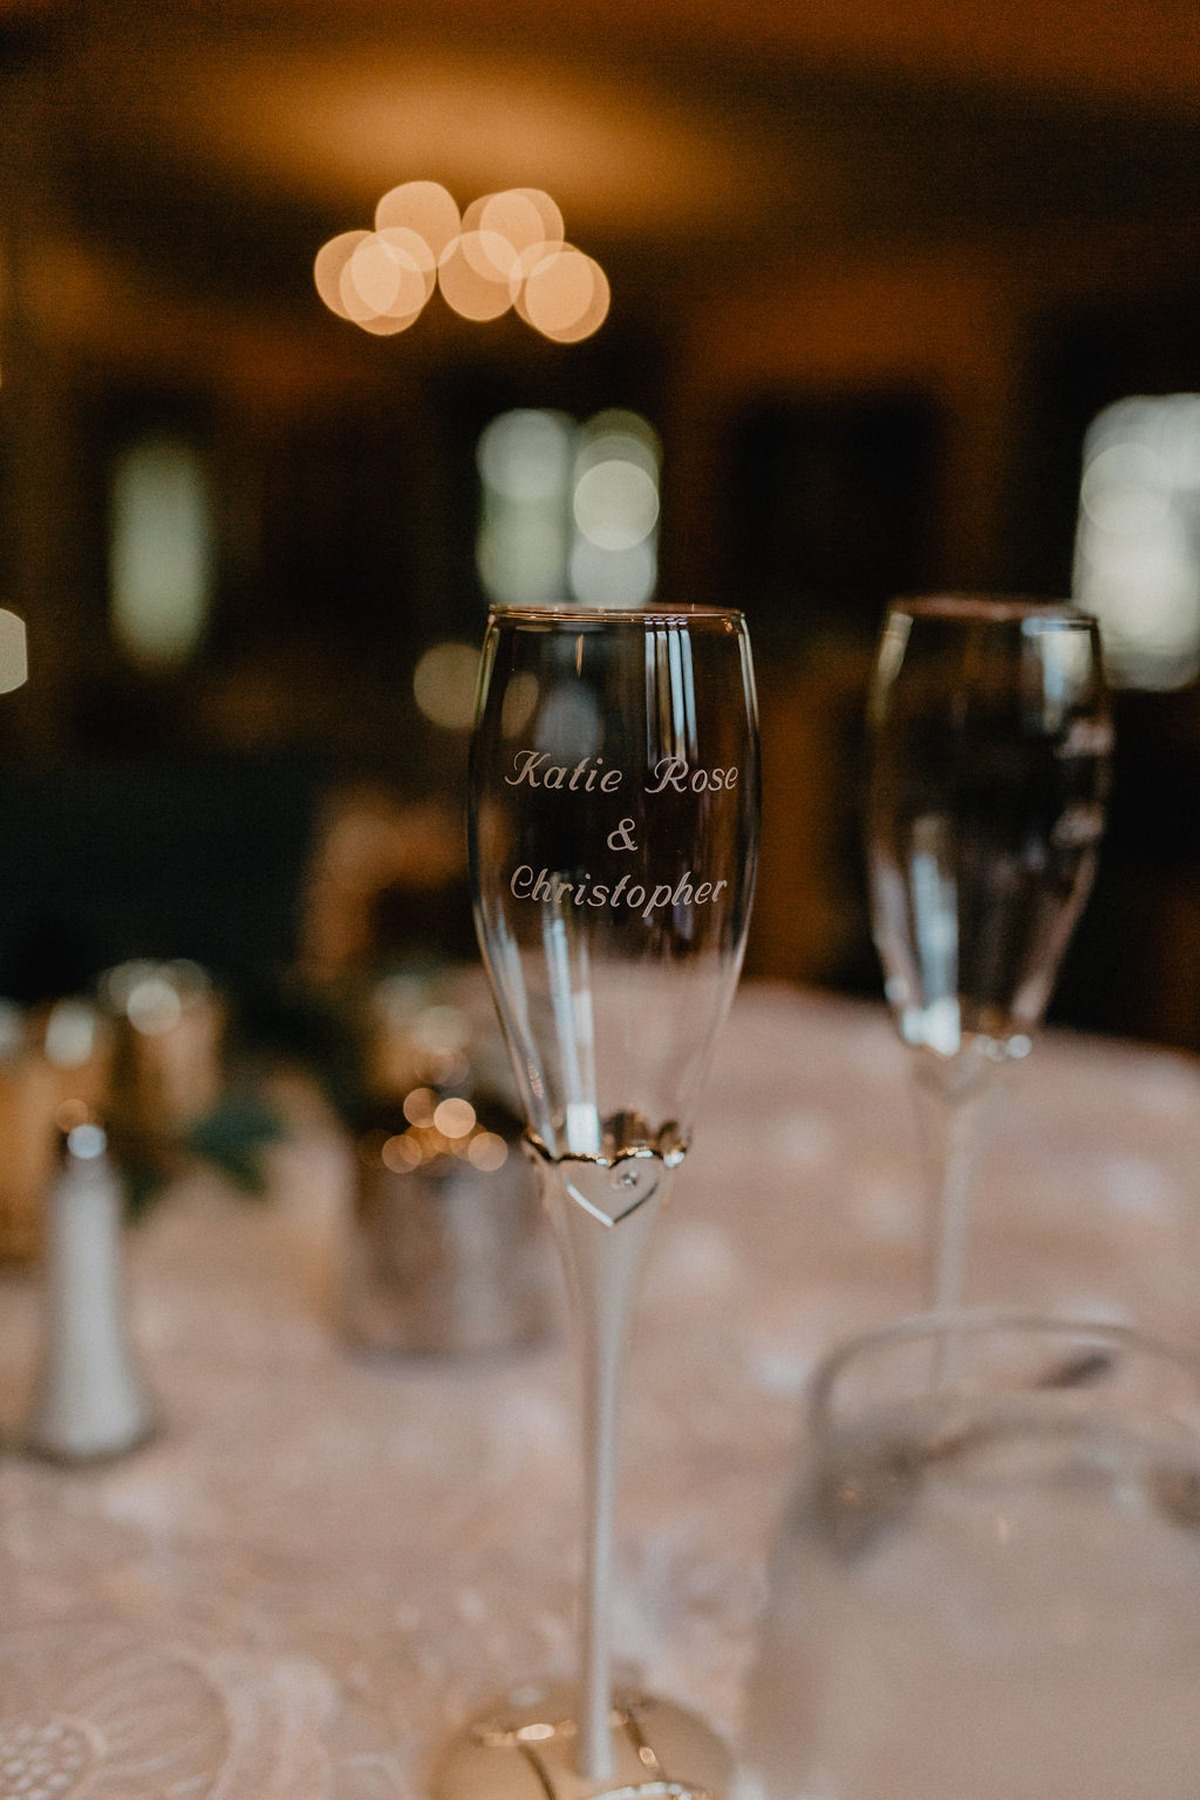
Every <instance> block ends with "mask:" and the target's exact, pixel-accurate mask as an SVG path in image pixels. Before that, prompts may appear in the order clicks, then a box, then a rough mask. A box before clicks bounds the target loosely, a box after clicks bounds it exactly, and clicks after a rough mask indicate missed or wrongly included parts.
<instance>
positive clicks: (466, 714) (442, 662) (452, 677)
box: [413, 643, 479, 731]
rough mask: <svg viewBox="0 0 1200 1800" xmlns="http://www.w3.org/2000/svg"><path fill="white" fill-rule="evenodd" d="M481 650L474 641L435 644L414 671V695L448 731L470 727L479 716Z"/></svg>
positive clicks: (419, 704)
mask: <svg viewBox="0 0 1200 1800" xmlns="http://www.w3.org/2000/svg"><path fill="white" fill-rule="evenodd" d="M478 680H479V652H478V650H477V649H476V648H475V646H474V645H473V644H456V643H445V644H434V645H433V647H432V649H429V650H426V652H425V654H424V656H422V657H421V659H420V661H419V662H418V664H417V666H416V668H415V669H414V671H413V697H414V699H415V700H416V703H417V705H418V706H419V707H420V709H421V711H422V712H423V713H424V715H425V717H426V718H427V719H428V720H430V722H431V723H432V724H434V725H440V726H441V727H442V728H443V730H445V731H469V730H470V728H471V724H472V721H473V719H474V717H475V688H476V684H477V682H478Z"/></svg>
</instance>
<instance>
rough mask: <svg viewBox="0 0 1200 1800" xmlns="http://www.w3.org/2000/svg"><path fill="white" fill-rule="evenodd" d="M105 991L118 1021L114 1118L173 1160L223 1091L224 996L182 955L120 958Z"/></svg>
mask: <svg viewBox="0 0 1200 1800" xmlns="http://www.w3.org/2000/svg"><path fill="white" fill-rule="evenodd" d="M101 994H102V996H103V999H104V1001H105V1004H106V1005H107V1007H108V1009H109V1011H110V1013H111V1014H112V1017H113V1019H114V1021H115V1025H116V1054H115V1059H114V1067H113V1093H112V1100H111V1112H112V1116H113V1120H114V1123H116V1124H117V1125H118V1126H119V1127H120V1131H121V1135H122V1137H123V1138H125V1139H127V1140H129V1141H130V1142H132V1143H135V1144H137V1145H138V1146H139V1147H140V1148H141V1151H142V1153H143V1154H144V1155H149V1156H151V1157H153V1158H155V1159H157V1160H162V1161H163V1162H165V1163H167V1164H169V1163H170V1162H171V1161H172V1160H173V1159H174V1157H175V1156H176V1155H177V1153H178V1147H179V1144H180V1142H181V1140H182V1139H183V1138H184V1137H185V1136H186V1135H187V1132H188V1129H189V1127H190V1126H192V1125H194V1124H195V1123H196V1121H197V1120H198V1119H202V1118H204V1117H205V1115H206V1114H208V1113H210V1112H211V1111H212V1110H213V1108H214V1106H215V1105H216V1103H217V1100H218V1099H219V1097H220V1093H221V1083H222V1072H221V1051H222V1044H223V1039H224V1034H225V1007H224V1002H223V1001H222V998H221V996H220V994H219V993H218V992H217V991H216V989H215V988H214V987H213V985H212V982H211V981H210V980H209V977H208V975H207V973H206V972H205V971H204V970H203V969H202V968H200V967H199V965H198V964H196V963H192V962H186V961H182V960H181V961H175V962H129V963H122V964H121V965H120V967H119V968H116V969H111V970H109V972H108V974H107V975H105V976H104V978H103V980H102V982H101Z"/></svg>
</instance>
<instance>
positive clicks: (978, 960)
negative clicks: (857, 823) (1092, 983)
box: [868, 596, 1112, 1311]
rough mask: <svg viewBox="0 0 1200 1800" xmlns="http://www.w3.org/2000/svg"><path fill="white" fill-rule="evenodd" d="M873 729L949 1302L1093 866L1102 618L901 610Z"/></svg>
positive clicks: (883, 835)
mask: <svg viewBox="0 0 1200 1800" xmlns="http://www.w3.org/2000/svg"><path fill="white" fill-rule="evenodd" d="M869 722H870V729H871V749H872V756H871V791H870V805H869V814H868V861H869V869H870V881H871V906H872V920H873V925H874V932H875V942H876V945H877V948H878V950H879V956H880V960H881V962H882V964H883V969H884V976H885V981H886V991H887V997H888V1001H889V1003H890V1005H891V1008H892V1012H893V1015H894V1017H895V1020H896V1023H897V1025H898V1027H899V1030H900V1034H901V1036H902V1037H903V1039H904V1041H905V1043H906V1044H908V1045H909V1046H910V1047H911V1050H912V1055H913V1063H914V1069H915V1072H916V1077H917V1091H918V1096H919V1101H920V1105H921V1109H922V1115H923V1121H924V1125H925V1128H926V1131H927V1136H928V1138H929V1142H930V1148H931V1161H932V1163H933V1166H934V1171H935V1194H934V1206H935V1219H934V1237H933V1256H932V1271H931V1278H930V1288H929V1295H928V1298H929V1302H930V1304H931V1305H932V1306H933V1308H934V1309H935V1310H937V1311H944V1310H946V1309H948V1308H952V1307H956V1306H958V1305H959V1304H960V1302H961V1298H962V1285H963V1275H964V1264H965V1256H966V1241H967V1230H968V1223H969V1216H970V1196H971V1185H972V1177H973V1172H974V1165H975V1161H976V1157H977V1152H978V1148H979V1137H980V1126H981V1112H982V1109H983V1107H984V1105H985V1103H986V1101H987V1100H988V1097H989V1096H990V1094H991V1091H992V1089H993V1087H994V1083H995V1076H996V1073H997V1071H998V1070H999V1069H1000V1068H1002V1067H1003V1065H1004V1064H1005V1063H1007V1062H1010V1061H1011V1060H1013V1059H1014V1058H1017V1057H1021V1056H1023V1055H1025V1054H1026V1052H1027V1051H1028V1050H1029V1048H1030V1044H1031V1038H1032V1034H1033V1032H1034V1031H1035V1029H1036V1028H1037V1026H1038V1025H1039V1024H1040V1022H1041V1019H1042V1016H1043V1014H1044V1012H1045V1009H1046V1003H1047V1001H1048V999H1049V997H1050V993H1051V989H1052V988H1053V985H1054V980H1055V977H1056V975H1057V973H1058V966H1059V963H1060V961H1061V959H1062V955H1063V951H1064V950H1065V949H1066V946H1067V943H1068V940H1069V939H1070V936H1071V933H1072V931H1073V929H1074V927H1075V922H1076V920H1077V919H1078V917H1079V914H1080V911H1081V910H1082V908H1083V904H1084V901H1085V900H1086V898H1087V894H1088V890H1089V888H1090V886H1091V881H1092V876H1093V872H1094V870H1095V864H1096V853H1097V847H1098V844H1099V841H1100V836H1101V833H1102V831H1103V827H1104V797H1105V793H1106V789H1107V779H1108V758H1109V752H1110V750H1111V745H1112V727H1111V723H1110V718H1109V708H1108V697H1107V693H1106V689H1105V685H1104V677H1103V673H1102V669H1101V661H1100V640H1099V633H1098V629H1097V626H1096V621H1095V620H1094V619H1093V618H1091V617H1089V616H1088V615H1087V614H1085V613H1081V612H1079V611H1077V610H1076V609H1075V608H1074V607H1072V606H1070V605H1068V604H1067V603H1066V602H1061V603H1059V602H1052V601H1037V600H1025V599H1005V598H992V597H987V598H985V597H966V596H938V597H932V598H926V599H916V600H898V601H895V602H894V603H893V605H892V606H891V608H890V609H889V611H888V615H887V620H886V623H885V625H884V629H883V636H882V639H881V641H880V647H879V653H878V656H877V658H876V665H875V675H874V681H873V685H872V689H871V699H870V713H869Z"/></svg>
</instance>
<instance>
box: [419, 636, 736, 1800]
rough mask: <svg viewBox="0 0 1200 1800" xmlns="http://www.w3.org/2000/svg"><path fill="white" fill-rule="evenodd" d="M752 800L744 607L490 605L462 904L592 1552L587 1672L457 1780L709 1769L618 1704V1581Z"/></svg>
mask: <svg viewBox="0 0 1200 1800" xmlns="http://www.w3.org/2000/svg"><path fill="white" fill-rule="evenodd" d="M758 814H759V767H758V734H757V714H756V707H755V697H754V679H753V673H752V669H751V661H750V646H749V640H748V638H747V635H746V629H745V625H744V623H743V620H742V618H741V615H740V614H739V613H736V612H732V611H728V610H723V609H720V608H716V607H680V608H677V609H656V610H650V611H627V610H617V609H610V610H607V611H589V610H583V609H561V610H548V609H546V610H539V609H525V608H498V609H496V610H495V611H494V612H493V614H492V616H491V619H490V621H489V625H488V632H487V637H486V640H485V644H484V653H483V668H482V673H481V685H480V697H479V708H478V714H477V721H476V730H475V735H474V739H473V743H472V755H471V793H470V836H471V866H472V880H473V884H474V892H475V912H476V924H477V928H478V932H479V938H480V943H481V945H482V948H483V953H484V959H485V962H486V964H487V969H488V974H489V977H490V979H491V983H492V988H493V992H494V994H495V998H496V1003H497V1007H498V1009H499V1012H500V1016H501V1019H502V1022H503V1025H504V1029H505V1035H506V1037H507V1040H508V1045H509V1049H510V1052H511V1055H512V1062H513V1069H514V1073H515V1075H516V1080H517V1085H518V1088H519V1091H520V1094H521V1100H522V1105H523V1109H524V1112H525V1118H526V1123H527V1132H526V1137H527V1143H528V1146H529V1150H530V1154H531V1157H532V1160H533V1163H534V1165H535V1168H536V1170H537V1173H538V1179H539V1182H540V1185H541V1189H542V1194H543V1197H544V1199H545V1203H546V1206H547V1210H548V1211H549V1213H550V1216H551V1219H552V1220H553V1223H554V1226H555V1229H556V1233H557V1236H558V1240H559V1245H560V1249H561V1251H562V1255H563V1261H564V1264H565V1267H566V1271H567V1275H568V1281H569V1288H570V1297H571V1305H572V1313H573V1325H574V1328H575V1333H576V1337H577V1339H578V1343H579V1348H580V1351H581V1360H582V1374H583V1383H582V1386H583V1413H584V1443H585V1464H586V1491H587V1514H588V1521H587V1548H586V1558H585V1562H586V1576H585V1584H584V1595H583V1606H582V1634H581V1646H580V1648H581V1665H582V1666H581V1672H580V1681H579V1690H578V1693H577V1694H570V1695H560V1696H550V1697H545V1696H538V1697H537V1698H536V1699H533V1700H532V1701H530V1702H529V1703H528V1705H526V1706H522V1705H521V1704H519V1703H510V1704H508V1705H507V1707H506V1708H502V1709H501V1710H500V1711H499V1712H496V1713H494V1714H492V1716H491V1718H490V1720H489V1719H488V1718H487V1717H486V1716H485V1718H484V1719H483V1721H482V1722H478V1721H477V1723H476V1725H475V1727H474V1738H473V1740H470V1733H468V1739H469V1741H468V1743H467V1745H466V1747H465V1749H464V1750H463V1751H462V1753H461V1754H459V1755H452V1756H451V1758H450V1760H449V1762H448V1763H447V1764H446V1765H444V1769H445V1771H446V1772H445V1773H444V1775H443V1779H442V1782H441V1784H440V1792H441V1794H442V1795H443V1796H446V1797H447V1800H449V1797H450V1796H452V1795H453V1796H457V1795H462V1796H466V1795H468V1794H469V1795H470V1796H471V1797H472V1800H479V1797H480V1796H481V1795H482V1796H486V1795H489V1794H500V1793H502V1792H511V1791H513V1789H512V1788H511V1787H510V1786H509V1785H507V1784H508V1783H509V1782H511V1781H512V1780H513V1779H514V1775H513V1769H512V1766H511V1757H510V1762H509V1765H508V1767H507V1770H506V1766H505V1763H504V1757H505V1754H507V1753H510V1752H516V1753H519V1754H520V1755H521V1756H522V1757H523V1758H524V1759H525V1762H526V1763H529V1762H530V1761H531V1760H532V1761H533V1762H534V1763H535V1765H536V1768H535V1773H536V1777H537V1781H538V1783H539V1784H540V1790H541V1792H542V1793H543V1795H545V1794H549V1795H550V1796H551V1797H553V1796H555V1795H557V1794H558V1793H560V1792H562V1793H564V1794H566V1793H569V1794H571V1795H572V1796H575V1795H579V1794H584V1793H586V1794H592V1795H595V1794H598V1793H601V1792H608V1791H613V1792H615V1791H617V1790H620V1791H622V1792H625V1791H627V1790H628V1789H629V1788H630V1786H631V1785H633V1786H634V1787H638V1788H642V1787H646V1786H647V1784H649V1785H650V1787H652V1788H653V1789H654V1791H655V1792H658V1793H664V1792H666V1793H673V1792H678V1791H680V1790H679V1787H678V1783H679V1782H684V1783H685V1784H687V1785H688V1786H689V1788H695V1789H697V1790H699V1789H704V1790H707V1791H709V1792H711V1791H713V1790H714V1789H719V1788H720V1785H721V1773H722V1764H723V1761H724V1752H723V1750H722V1749H721V1747H720V1745H719V1743H718V1742H717V1740H716V1739H715V1738H714V1737H713V1734H712V1733H711V1732H709V1731H708V1730H707V1728H705V1727H704V1726H703V1725H701V1724H700V1722H699V1721H697V1720H694V1719H692V1718H691V1717H690V1716H689V1715H687V1714H686V1713H684V1712H683V1711H682V1710H681V1709H679V1708H674V1707H665V1706H664V1705H662V1703H659V1702H653V1703H650V1704H649V1706H648V1707H646V1708H639V1707H637V1706H634V1707H630V1706H623V1707H621V1708H617V1709H616V1710H615V1711H614V1707H613V1698H612V1691H611V1675H610V1663H611V1646H610V1588H611V1569H612V1538H613V1512H614V1501H615V1480H616V1450H617V1425H618V1406H619V1400H620V1393H621V1387H622V1373H623V1367H624V1362H625V1353H626V1348H627V1344H628V1338H629V1332H630V1326H631V1322H632V1315H633V1307H634V1302H635V1299H636V1294H637V1288H638V1280H639V1275H640V1271H641V1266H642V1261H643V1258H644V1254H645V1250H646V1245H647V1241H648V1238H649V1235H650V1233H651V1230H652V1227H653V1224H654V1220H655V1217H656V1215H657V1213H658V1211H659V1209H660V1207H661V1206H662V1204H663V1202H664V1201H665V1200H666V1198H667V1194H668V1191H669V1189H670V1186H671V1183H672V1180H673V1176H674V1172H675V1170H676V1168H677V1167H678V1165H679V1164H680V1162H681V1161H682V1160H683V1158H684V1155H685V1153H686V1151H687V1148H688V1144H689V1141H690V1136H691V1124H690V1118H691V1109H692V1107H693V1105H694V1104H695V1101H696V1098H697V1094H698V1090H699V1087H700V1084H701V1081H702V1079H703V1076H704V1074H705V1071H706V1069H707V1065H708V1060H709V1055H710V1051H711V1049H712V1044H713V1040H714V1037H715V1035H716V1032H717V1030H718V1028H719V1027H720V1025H721V1023H722V1021H723V1019H724V1017H725V1014H726V1012H727V1010H728V1007H729V1003H730V1001H731V999H732V997H733V991H734V987H735V986H736V983H737V978H738V972H739V970H740V967H741V961H742V953H743V949H744V945H745V939H746V927H747V924H748V921H749V914H750V902H751V895H752V892H753V886H754V875H755V865H756V860H757V847H758ZM614 1721H615V1729H614ZM481 1734H482V1735H481ZM489 1754H490V1755H491V1760H490V1761H489V1760H488V1756H489ZM529 1772H530V1771H529V1769H528V1768H526V1769H525V1775H526V1777H527V1776H528V1775H529ZM531 1791H532V1790H531Z"/></svg>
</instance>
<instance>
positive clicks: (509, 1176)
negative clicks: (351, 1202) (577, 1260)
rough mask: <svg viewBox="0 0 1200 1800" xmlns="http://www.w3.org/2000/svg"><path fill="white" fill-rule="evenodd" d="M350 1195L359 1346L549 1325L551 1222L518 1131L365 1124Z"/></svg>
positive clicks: (490, 1335)
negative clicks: (507, 1134) (463, 1137)
mask: <svg viewBox="0 0 1200 1800" xmlns="http://www.w3.org/2000/svg"><path fill="white" fill-rule="evenodd" d="M454 1104H458V1105H463V1104H465V1103H464V1102H455V1103H454ZM472 1153H473V1155H472ZM355 1199H356V1204H355V1217H354V1220H353V1223H352V1227H351V1233H350V1242H349V1247H348V1257H347V1269H346V1289H345V1323H346V1329H347V1331H348V1333H349V1336H350V1338H351V1340H352V1341H353V1342H354V1343H355V1344H356V1345H357V1346H358V1347H359V1348H362V1349H365V1350H370V1351H377V1352H384V1353H387V1352H392V1353H426V1354H443V1355H445V1354H450V1355H470V1354H480V1353H483V1352H487V1351H498V1350H507V1349H513V1348H516V1347H518V1346H520V1345H524V1344H528V1343H531V1342H533V1341H535V1340H536V1339H538V1338H539V1337H541V1336H542V1335H543V1334H544V1333H545V1331H546V1328H547V1321H548V1310H549V1308H548V1291H549V1287H548V1263H547V1245H546V1233H545V1229H544V1224H543V1220H542V1216H541V1209H540V1206H539V1203H538V1199H537V1195H536V1191H535V1188H534V1183H533V1179H532V1175H531V1172H530V1170H529V1168H528V1167H527V1165H526V1162H525V1158H524V1156H523V1155H522V1154H521V1150H520V1146H519V1144H518V1143H516V1142H515V1141H512V1140H507V1139H504V1138H501V1137H499V1136H498V1135H497V1134H495V1133H491V1132H477V1133H475V1134H474V1136H473V1137H472V1139H471V1140H470V1142H469V1143H468V1144H467V1145H466V1147H465V1149H463V1148H460V1147H459V1145H458V1144H452V1143H447V1142H445V1141H444V1140H443V1142H442V1143H440V1144H439V1142H438V1133H437V1132H436V1130H435V1129H434V1128H433V1127H432V1126H429V1127H426V1128H421V1127H417V1128H412V1127H410V1128H409V1129H408V1130H406V1131H403V1132H400V1133H396V1134H392V1135H389V1134H387V1133H386V1132H383V1131H378V1132H372V1133H369V1134H368V1135H367V1136H366V1137H364V1138H363V1139H362V1140H361V1141H360V1143H359V1145H358V1157H357V1188H356V1197H355Z"/></svg>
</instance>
